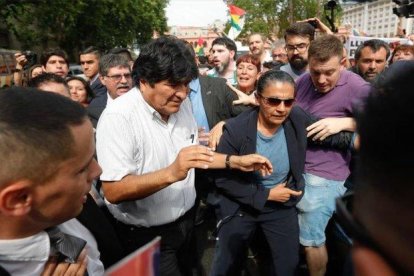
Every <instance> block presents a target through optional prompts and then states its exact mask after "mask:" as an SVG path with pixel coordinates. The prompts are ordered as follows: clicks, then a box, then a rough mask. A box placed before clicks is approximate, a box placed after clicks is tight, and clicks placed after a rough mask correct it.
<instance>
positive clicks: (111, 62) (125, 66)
mask: <svg viewBox="0 0 414 276" xmlns="http://www.w3.org/2000/svg"><path fill="white" fill-rule="evenodd" d="M99 79H100V81H101V82H102V84H103V85H104V86H105V87H106V90H107V93H106V94H104V95H103V96H102V97H97V98H95V99H94V100H92V102H91V103H90V105H89V106H88V114H89V118H90V119H91V121H92V124H93V126H94V127H95V128H96V126H97V123H98V120H99V117H100V116H101V114H102V112H103V110H104V109H105V108H106V106H107V105H109V104H111V103H112V102H113V101H114V100H115V99H116V98H117V97H119V96H121V95H123V94H125V93H126V92H128V91H129V90H130V89H131V88H132V77H131V67H130V66H129V63H128V60H127V59H126V58H125V57H124V56H122V55H119V54H107V55H104V56H102V57H101V59H100V61H99Z"/></svg>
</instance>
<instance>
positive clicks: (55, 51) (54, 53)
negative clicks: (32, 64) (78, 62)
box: [40, 48, 69, 67]
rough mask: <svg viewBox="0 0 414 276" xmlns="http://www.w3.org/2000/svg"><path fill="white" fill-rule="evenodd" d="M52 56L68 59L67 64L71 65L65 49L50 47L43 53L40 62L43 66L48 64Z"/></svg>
mask: <svg viewBox="0 0 414 276" xmlns="http://www.w3.org/2000/svg"><path fill="white" fill-rule="evenodd" d="M51 56H58V57H61V58H63V59H64V60H65V61H66V64H67V65H68V67H69V58H68V55H67V54H66V52H65V51H64V50H62V49H58V48H56V49H48V50H46V51H44V52H43V53H42V55H41V56H40V64H42V66H44V67H46V64H47V62H48V60H49V58H50V57H51Z"/></svg>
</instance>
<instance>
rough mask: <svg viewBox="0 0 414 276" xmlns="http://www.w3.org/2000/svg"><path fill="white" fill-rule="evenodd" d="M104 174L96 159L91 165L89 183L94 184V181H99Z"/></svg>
mask: <svg viewBox="0 0 414 276" xmlns="http://www.w3.org/2000/svg"><path fill="white" fill-rule="evenodd" d="M101 173H102V169H101V166H99V164H98V162H97V161H96V159H95V158H94V159H93V160H92V162H91V164H90V165H89V175H88V183H89V182H92V181H93V180H94V179H97V178H98V177H99V176H100V175H101Z"/></svg>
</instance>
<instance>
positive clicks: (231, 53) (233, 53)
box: [229, 50, 236, 60]
mask: <svg viewBox="0 0 414 276" xmlns="http://www.w3.org/2000/svg"><path fill="white" fill-rule="evenodd" d="M229 53H230V58H231V59H232V60H234V56H235V55H236V52H235V51H233V50H231V51H229Z"/></svg>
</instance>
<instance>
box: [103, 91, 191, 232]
mask: <svg viewBox="0 0 414 276" xmlns="http://www.w3.org/2000/svg"><path fill="white" fill-rule="evenodd" d="M197 140H198V133H197V124H196V122H195V119H194V117H193V114H192V110H191V103H190V101H189V100H188V98H187V99H185V100H184V101H183V103H182V104H181V107H180V110H179V111H178V112H177V113H175V114H172V115H170V117H169V119H168V122H165V121H163V120H162V119H161V115H160V114H159V113H158V112H157V111H156V110H155V109H154V108H152V107H151V106H150V105H149V104H148V103H147V102H146V101H145V100H144V98H143V97H142V94H141V92H140V91H139V90H138V89H137V88H133V89H132V90H130V92H128V93H126V94H124V95H122V96H120V97H118V98H117V99H116V100H115V101H114V102H113V103H112V104H111V105H110V106H108V107H107V108H106V109H105V110H104V112H103V113H102V115H101V118H100V119H99V123H98V127H97V133H96V150H97V155H98V162H99V164H100V165H101V167H102V171H103V172H102V175H101V180H102V181H119V180H121V179H122V178H123V177H125V176H127V175H142V174H145V173H150V172H154V171H157V170H160V169H163V168H166V167H168V166H169V165H170V164H171V163H173V162H174V160H175V158H176V157H177V154H178V152H179V151H180V150H181V149H182V148H184V147H186V146H189V145H191V144H196V143H197ZM114 185H116V184H114ZM195 196H196V193H195V188H194V169H192V170H190V171H189V173H188V175H187V177H186V178H185V179H184V180H182V181H178V182H175V183H173V184H171V185H169V186H168V187H166V188H164V189H162V190H160V191H158V192H156V193H154V194H152V195H150V196H148V197H146V198H143V199H139V200H135V201H125V202H122V203H119V204H110V203H109V202H108V201H106V203H107V205H108V208H109V210H110V212H111V213H112V214H113V215H114V216H115V218H116V219H118V220H119V221H121V222H123V223H126V224H132V225H136V226H145V227H150V226H156V225H163V224H166V223H169V222H173V221H175V220H176V219H178V218H179V217H181V216H182V215H184V214H185V212H186V211H188V210H189V209H190V208H191V207H192V206H193V205H194V201H195Z"/></svg>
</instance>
